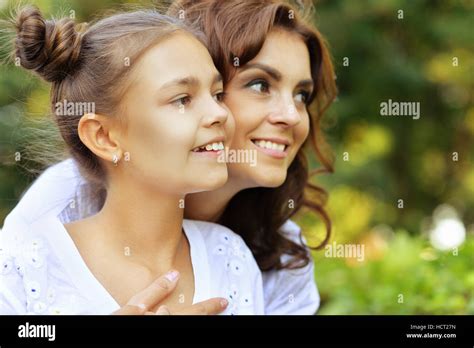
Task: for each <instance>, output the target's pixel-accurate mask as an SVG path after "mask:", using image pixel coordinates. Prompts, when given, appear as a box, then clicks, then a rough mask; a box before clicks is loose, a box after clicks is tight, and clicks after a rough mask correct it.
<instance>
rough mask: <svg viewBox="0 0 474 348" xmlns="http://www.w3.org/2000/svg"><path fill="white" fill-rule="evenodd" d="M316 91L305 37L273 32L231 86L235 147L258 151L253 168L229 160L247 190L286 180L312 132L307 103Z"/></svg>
mask: <svg viewBox="0 0 474 348" xmlns="http://www.w3.org/2000/svg"><path fill="white" fill-rule="evenodd" d="M312 90H313V80H312V77H311V67H310V58H309V52H308V49H307V46H306V45H305V43H304V41H303V40H302V39H301V38H300V36H298V35H297V34H295V33H290V32H287V31H284V30H273V31H272V32H271V33H270V34H269V35H268V37H267V39H266V40H265V43H264V45H263V47H262V49H261V51H260V52H259V54H258V55H257V56H256V57H255V58H254V59H253V60H251V61H250V62H248V63H247V64H246V65H244V66H243V67H241V68H239V69H238V70H237V73H236V75H235V76H234V77H233V78H232V79H231V81H230V82H229V83H228V85H227V86H226V97H225V103H226V105H227V106H228V107H229V109H230V110H231V112H232V114H233V116H234V119H235V133H234V136H233V138H232V141H231V144H230V148H231V150H232V149H234V150H245V151H246V152H249V153H250V152H252V151H253V152H255V153H256V165H253V166H252V165H249V163H231V161H229V163H228V169H229V179H231V180H233V181H236V182H237V185H240V186H241V187H244V188H249V187H257V186H263V187H277V186H280V185H281V184H283V182H284V181H285V179H286V175H287V170H288V167H289V166H290V164H291V162H292V161H293V159H294V158H295V156H296V154H297V152H298V150H299V149H300V147H301V145H302V144H303V142H304V141H305V139H306V137H307V136H308V132H309V115H308V112H307V108H306V103H305V102H306V100H307V99H308V97H309V96H310V95H311V93H312ZM229 153H230V151H229ZM229 158H230V157H229Z"/></svg>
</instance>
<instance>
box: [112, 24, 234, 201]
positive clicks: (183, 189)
mask: <svg viewBox="0 0 474 348" xmlns="http://www.w3.org/2000/svg"><path fill="white" fill-rule="evenodd" d="M137 64H139V66H137V67H136V68H135V69H136V70H135V71H134V72H132V74H133V75H132V78H133V82H132V84H131V86H130V88H129V89H128V91H127V93H126V96H125V98H124V99H123V101H122V104H123V105H122V108H123V110H125V112H124V115H125V117H124V119H125V124H126V125H125V126H124V129H126V131H124V133H123V137H122V138H121V144H120V145H121V148H122V150H123V151H124V158H123V159H122V160H121V162H120V164H121V166H122V163H123V170H124V171H125V172H126V173H127V175H128V176H129V177H132V179H133V180H136V181H138V182H140V181H143V180H144V181H145V182H146V184H147V185H152V186H151V187H159V188H160V189H161V190H165V191H169V192H170V193H173V194H175V193H179V194H186V193H191V192H198V191H203V190H212V189H216V188H218V187H220V186H222V185H223V184H224V183H225V182H226V180H227V168H226V164H225V163H223V162H222V161H218V155H219V152H220V150H221V149H223V147H224V146H225V142H226V129H225V128H229V127H230V128H232V126H233V122H231V124H227V125H226V121H227V119H228V109H227V107H226V106H225V105H224V104H223V102H222V93H223V84H222V79H221V75H220V74H219V72H218V71H217V70H216V68H215V66H214V64H213V62H212V59H211V57H210V55H209V53H208V51H207V49H206V48H205V47H204V46H203V45H202V44H201V43H200V42H199V41H198V40H196V39H195V38H194V37H192V36H191V35H189V34H186V33H176V34H173V35H172V36H171V37H170V38H167V39H165V40H164V41H161V42H160V43H158V44H157V45H155V46H154V47H152V48H151V49H149V50H148V51H147V52H146V53H145V54H144V55H143V56H142V58H141V59H140V60H139V61H138V63H137ZM227 131H228V132H230V133H231V132H232V129H231V130H227ZM127 152H128V153H129V162H128V163H127V162H126V161H127V158H126V157H127ZM124 160H125V163H124Z"/></svg>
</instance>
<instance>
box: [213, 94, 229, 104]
mask: <svg viewBox="0 0 474 348" xmlns="http://www.w3.org/2000/svg"><path fill="white" fill-rule="evenodd" d="M225 95H226V93H225V92H220V93H217V94H216V95H215V96H214V100H215V101H217V102H218V103H222V102H223V101H224V98H225Z"/></svg>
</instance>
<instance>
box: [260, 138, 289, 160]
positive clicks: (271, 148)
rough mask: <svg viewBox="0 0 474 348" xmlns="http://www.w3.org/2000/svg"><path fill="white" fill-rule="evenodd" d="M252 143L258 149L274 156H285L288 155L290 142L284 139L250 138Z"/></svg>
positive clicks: (280, 157)
mask: <svg viewBox="0 0 474 348" xmlns="http://www.w3.org/2000/svg"><path fill="white" fill-rule="evenodd" d="M251 141H252V143H253V144H254V145H255V147H257V148H258V150H259V151H261V152H263V153H265V154H267V155H269V156H272V157H274V158H279V159H282V158H285V157H286V156H287V155H288V152H287V150H288V148H289V147H290V142H289V141H288V140H285V139H274V138H272V139H260V138H259V139H252V140H251Z"/></svg>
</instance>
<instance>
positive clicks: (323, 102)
mask: <svg viewBox="0 0 474 348" xmlns="http://www.w3.org/2000/svg"><path fill="white" fill-rule="evenodd" d="M307 8H308V9H310V7H309V5H308V7H307ZM169 13H170V14H171V15H173V16H175V17H178V18H181V19H184V20H186V21H188V22H193V23H197V24H198V25H199V26H200V27H201V29H202V30H203V31H204V33H205V34H206V36H207V38H208V45H207V47H208V49H209V51H210V53H211V56H212V57H213V60H214V62H215V64H216V67H217V68H218V69H219V71H220V72H221V73H222V74H223V77H224V87H225V92H226V96H225V98H224V102H225V103H226V104H227V106H228V107H229V108H230V109H231V111H232V113H233V114H234V117H235V121H236V130H235V135H234V137H233V140H232V142H231V143H232V144H231V149H232V148H233V149H237V150H239V149H242V150H245V149H246V150H248V151H256V152H257V165H256V166H252V165H250V164H249V163H228V169H229V179H228V182H227V183H226V184H225V185H224V186H223V187H222V188H221V189H219V190H216V191H212V192H208V193H206V194H204V193H199V194H198V193H196V194H191V195H188V196H186V205H185V216H186V217H189V218H193V219H199V220H206V221H215V222H218V223H220V224H223V225H225V226H227V227H229V228H231V229H232V230H233V231H235V232H237V233H238V234H240V235H241V236H242V237H243V238H244V240H245V242H246V243H247V244H248V245H249V247H250V249H251V250H252V252H253V253H254V256H255V258H256V260H257V262H258V263H259V266H260V268H261V270H262V271H263V286H264V295H265V313H267V314H313V313H314V312H315V311H316V310H317V308H318V305H319V296H318V293H317V289H316V286H315V282H314V275H313V265H312V262H311V260H310V255H309V254H308V252H307V250H306V248H305V247H304V246H303V245H302V244H301V240H300V234H301V231H300V229H299V228H298V226H297V225H296V224H294V223H293V222H291V221H290V220H289V218H290V217H291V216H293V215H294V214H295V213H296V212H297V211H298V210H299V209H300V208H301V207H302V206H307V207H309V208H311V209H313V210H314V211H316V212H318V213H319V214H321V216H322V217H323V218H324V221H325V222H326V223H327V226H328V228H327V229H328V235H327V237H326V239H325V240H324V241H323V243H321V246H323V245H324V242H325V241H326V240H327V238H328V236H329V230H330V224H329V219H328V218H327V216H326V214H325V213H324V210H323V208H322V198H323V197H322V196H323V195H322V194H323V191H322V190H321V189H318V188H317V187H314V186H312V185H310V184H309V182H308V173H307V169H306V166H307V165H306V157H305V155H304V151H303V148H304V147H306V146H305V145H308V146H307V147H308V148H309V146H313V149H314V150H315V151H316V154H317V156H318V158H319V160H320V161H321V163H322V164H323V166H324V167H325V168H326V169H327V170H328V171H331V170H332V167H331V161H330V160H329V159H328V158H327V157H326V156H324V151H323V149H324V141H323V138H322V136H321V132H320V120H321V117H322V115H323V113H324V110H325V109H326V108H327V106H328V105H329V104H330V103H331V101H332V100H333V99H334V97H335V94H336V90H335V85H334V76H333V70H332V65H331V61H330V59H329V54H328V51H327V49H326V46H325V44H324V41H323V40H322V38H321V36H320V34H319V33H318V32H317V31H316V30H315V29H313V28H311V27H310V26H309V24H305V22H304V21H303V20H302V19H301V18H300V17H299V16H298V12H297V11H296V10H295V9H294V8H292V7H291V6H289V5H288V4H287V3H286V2H284V1H270V0H245V1H244V0H229V1H216V0H208V1H200V0H198V1H177V2H175V3H174V4H173V5H172V7H171V8H170V10H169ZM269 68H270V69H269ZM275 72H276V73H275ZM292 111H293V112H292ZM307 134H308V137H307ZM264 139H265V140H264ZM263 141H265V142H263ZM267 141H268V142H270V144H268V146H267ZM272 143H276V144H275V146H276V148H275V151H278V147H280V148H281V146H282V145H283V146H284V148H283V153H281V154H280V153H278V152H277V153H275V152H274V151H273V146H274V145H273V144H272ZM302 144H303V146H302ZM262 146H263V147H268V149H264V150H265V151H262V150H261V147H262ZM270 147H271V150H270ZM275 156H276V157H275ZM71 167H74V165H73V164H71V163H70V162H63V163H62V164H59V165H56V166H54V167H52V168H50V169H49V170H48V171H47V173H46V174H45V175H44V176H43V177H42V178H40V179H38V181H37V182H36V183H35V184H34V185H33V188H32V189H30V191H32V190H33V189H35V188H36V189H38V190H39V189H41V188H42V189H44V190H47V188H48V187H50V183H49V181H50V180H55V181H56V182H57V181H58V180H62V182H63V185H62V186H63V187H64V189H65V190H64V192H63V193H62V195H61V196H60V197H59V198H60V199H61V200H62V201H69V202H72V203H73V204H70V205H69V206H67V208H66V209H64V211H63V221H73V220H75V219H77V218H80V217H83V216H87V215H88V214H90V213H91V212H90V211H88V209H89V208H91V207H92V208H91V209H90V210H92V211H94V210H96V209H97V208H96V206H100V203H99V200H97V199H91V198H90V197H91V195H90V191H91V188H90V186H89V185H81V180H80V178H76V177H75V175H74V174H73V173H74V172H73V171H72V170H71ZM305 189H310V190H311V189H312V191H314V192H315V193H316V195H315V194H312V195H308V196H306V197H304V191H305ZM310 193H313V192H310ZM59 198H58V199H59ZM36 201H37V198H36V197H35V196H34V194H28V193H27V194H26V195H25V196H24V197H23V199H22V201H21V202H20V203H19V205H18V206H17V208H16V209H15V210H14V211H13V212H12V213H11V214H10V216H9V218H8V219H10V221H13V220H14V219H15V216H19V214H20V212H21V211H22V210H23V211H24V210H26V209H27V207H28V205H29V204H32V205H35V203H34V202H36ZM46 206H48V204H46ZM41 213H42V212H41V211H39V212H38V215H40V214H41ZM242 217H244V218H242ZM8 219H7V223H8Z"/></svg>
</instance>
